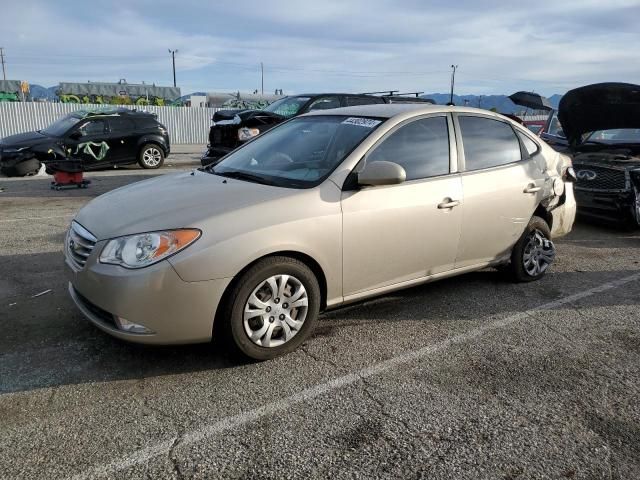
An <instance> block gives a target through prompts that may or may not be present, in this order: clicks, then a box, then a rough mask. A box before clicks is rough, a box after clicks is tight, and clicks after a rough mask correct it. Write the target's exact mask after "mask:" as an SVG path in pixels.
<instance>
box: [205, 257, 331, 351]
mask: <svg viewBox="0 0 640 480" xmlns="http://www.w3.org/2000/svg"><path fill="white" fill-rule="evenodd" d="M275 275H290V276H292V277H293V278H294V279H295V280H297V281H299V282H300V284H302V286H304V289H305V290H306V294H307V300H308V305H307V311H306V317H305V319H304V321H303V323H302V327H301V328H300V329H299V330H298V331H297V333H296V334H295V335H294V336H293V337H292V338H291V339H290V340H288V341H285V342H284V343H283V344H282V345H278V346H271V347H265V346H260V345H258V344H257V343H255V342H254V341H253V340H251V339H250V338H249V335H248V333H247V332H246V331H245V325H244V310H245V305H246V304H247V302H248V300H249V296H250V295H252V293H253V292H254V290H256V289H257V288H258V287H259V286H260V285H261V284H263V282H265V281H266V280H267V279H269V278H271V277H273V276H275ZM284 298H285V299H286V297H284ZM272 300H273V299H272ZM320 303H321V294H320V286H319V285H318V279H317V278H316V276H315V275H314V273H313V272H312V271H311V270H310V269H309V267H307V266H306V265H305V264H304V263H303V262H301V261H299V260H296V259H293V258H290V257H279V256H278V257H267V258H264V259H262V260H260V261H258V262H257V263H256V264H255V265H253V266H252V267H251V268H249V269H248V270H247V271H246V272H244V274H242V276H241V277H239V278H238V279H237V281H235V282H234V285H233V286H232V287H231V290H230V292H229V294H228V295H227V296H226V302H225V304H224V306H223V309H222V315H219V316H218V318H217V319H216V323H219V324H218V325H217V326H216V332H215V334H214V337H217V338H215V340H216V343H218V344H220V345H223V346H225V347H231V350H235V351H236V352H238V353H241V354H242V355H244V356H246V357H249V358H252V359H254V360H269V359H272V358H275V357H278V356H280V355H284V354H286V353H289V352H291V351H293V350H295V349H297V348H298V347H299V346H300V345H301V344H302V343H303V342H304V341H305V340H306V339H307V338H308V337H309V335H310V334H311V332H312V330H313V327H314V324H315V322H316V320H317V318H318V313H319V311H320ZM285 305H286V303H285V301H284V300H283V301H282V303H281V306H282V307H284V306H285ZM269 318H270V319H271V320H270V321H271V323H274V320H273V319H274V317H271V316H270V317H269ZM255 320H256V321H257V322H258V326H257V327H256V329H257V330H259V328H260V326H264V325H267V324H266V322H264V321H263V320H262V318H261V317H256V319H255ZM275 325H276V326H274V330H273V332H275V333H276V334H277V329H278V328H280V330H282V328H281V327H278V326H277V320H276V323H275ZM267 326H268V325H267ZM282 334H283V335H284V332H282Z"/></svg>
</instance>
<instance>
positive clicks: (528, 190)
mask: <svg viewBox="0 0 640 480" xmlns="http://www.w3.org/2000/svg"><path fill="white" fill-rule="evenodd" d="M540 190H542V187H536V186H535V185H534V184H533V183H532V184H531V185H529V186H528V187H527V188H525V189H524V191H523V193H536V192H539V191H540Z"/></svg>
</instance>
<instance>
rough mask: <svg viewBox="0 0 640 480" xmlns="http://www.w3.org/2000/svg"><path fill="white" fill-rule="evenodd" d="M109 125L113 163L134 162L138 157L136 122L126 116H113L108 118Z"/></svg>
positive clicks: (109, 140)
mask: <svg viewBox="0 0 640 480" xmlns="http://www.w3.org/2000/svg"><path fill="white" fill-rule="evenodd" d="M107 124H108V127H109V133H108V142H109V146H110V148H111V155H112V156H111V161H112V162H114V163H126V162H131V161H134V160H135V159H136V155H137V151H136V148H137V143H136V140H137V135H136V126H135V123H134V121H133V120H132V119H130V118H127V117H125V116H113V117H108V118H107Z"/></svg>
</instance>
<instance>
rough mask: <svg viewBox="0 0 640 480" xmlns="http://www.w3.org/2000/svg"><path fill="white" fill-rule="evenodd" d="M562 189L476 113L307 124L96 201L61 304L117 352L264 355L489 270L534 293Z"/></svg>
mask: <svg viewBox="0 0 640 480" xmlns="http://www.w3.org/2000/svg"><path fill="white" fill-rule="evenodd" d="M571 180H572V169H571V163H570V161H569V159H568V158H567V157H565V156H563V155H561V154H559V153H557V152H555V151H554V150H552V149H551V148H549V147H548V146H547V145H546V144H544V143H543V142H542V141H541V140H540V139H539V138H537V137H535V136H534V135H533V134H531V132H529V131H528V130H527V129H525V128H523V127H521V126H520V125H517V124H516V123H514V122H511V121H510V120H509V119H507V118H505V117H502V116H500V115H497V114H492V113H491V112H487V111H484V110H476V109H471V108H458V107H444V106H423V105H410V104H395V105H367V106H361V107H349V108H343V109H336V110H326V111H320V112H314V113H311V114H307V115H303V116H300V117H297V118H295V119H293V120H290V121H288V122H285V123H283V124H282V125H280V126H278V127H276V128H274V129H272V130H270V131H268V132H267V133H265V134H263V135H261V136H259V137H257V138H255V139H254V140H252V141H250V142H248V143H247V144H246V145H244V146H242V147H241V148H239V149H238V150H236V151H234V152H232V153H231V154H229V155H228V156H227V157H225V158H224V159H223V160H222V161H221V162H220V163H218V164H217V165H215V166H213V167H208V168H203V169H201V170H195V171H193V172H191V173H179V174H173V175H164V176H161V177H157V178H154V179H152V180H147V181H144V182H140V183H136V184H132V185H129V186H127V187H124V188H120V189H118V190H114V191H112V192H110V193H107V194H106V195H102V196H101V197H99V198H97V199H95V200H93V201H92V202H90V203H89V204H88V205H87V206H85V207H84V208H83V209H82V210H80V212H79V213H78V214H77V216H76V217H75V219H74V220H73V222H72V225H71V228H70V230H69V233H68V235H67V238H66V245H65V253H66V266H67V271H68V276H69V292H70V294H71V297H72V298H73V300H74V301H75V303H76V305H77V306H78V308H79V309H80V310H81V311H82V312H83V313H84V315H85V316H86V317H87V318H88V319H89V320H90V321H91V322H93V323H94V324H95V325H96V326H98V327H99V328H101V329H102V330H104V331H105V332H107V333H109V334H111V335H114V336H116V337H118V338H121V339H125V340H130V341H134V342H141V343H155V344H169V343H190V342H206V341H210V340H211V338H212V335H213V336H219V337H220V339H221V340H222V342H221V343H222V344H223V345H224V344H228V345H233V346H234V347H235V348H237V349H238V350H240V351H241V352H242V353H244V354H245V355H248V356H250V357H252V358H255V359H267V358H272V357H274V356H276V355H280V354H283V353H285V352H288V351H291V350H293V349H295V348H296V347H298V346H299V345H300V344H301V343H302V342H303V341H304V340H305V339H306V338H307V337H308V336H309V334H310V332H311V330H312V328H313V324H314V323H315V322H316V319H317V317H318V313H319V312H320V311H321V310H324V309H328V308H333V307H336V306H339V305H343V304H345V303H348V302H354V301H358V300H362V299H364V298H368V297H372V296H374V295H380V294H383V293H386V292H390V291H393V290H397V289H400V288H405V287H409V286H412V285H417V284H420V283H424V282H428V281H432V280H437V279H440V278H444V277H449V276H452V275H458V274H462V273H466V272H470V271H473V270H479V269H482V268H485V267H487V266H500V267H504V268H507V269H508V270H510V272H511V274H512V275H513V278H514V279H515V280H517V281H530V280H537V279H539V278H541V277H542V276H543V275H544V274H545V273H546V272H547V270H548V268H549V266H550V265H551V264H552V262H553V259H554V256H555V249H554V245H553V242H552V238H553V237H556V236H560V235H564V234H566V233H568V232H569V230H570V229H571V226H572V224H573V220H574V216H575V202H574V198H573V187H572V183H571Z"/></svg>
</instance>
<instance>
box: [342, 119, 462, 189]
mask: <svg viewBox="0 0 640 480" xmlns="http://www.w3.org/2000/svg"><path fill="white" fill-rule="evenodd" d="M441 117H444V118H445V119H446V120H447V130H448V131H447V136H448V137H449V173H445V174H442V175H436V176H433V177H424V178H415V179H413V180H407V181H406V182H404V183H401V184H400V185H403V184H406V183H412V182H424V181H429V180H432V179H437V178H443V177H447V176H450V175H454V174H457V173H459V170H458V168H457V165H458V155H457V151H456V149H455V148H453V147H454V146H455V141H456V140H455V134H454V131H453V127H452V118H451V114H449V113H428V114H425V115H420V116H416V117H411V118H409V119H407V120H403V121H402V122H400V123H398V124H397V125H394V126H393V127H392V128H391V129H390V130H389V131H388V132H386V133H385V134H384V135H383V136H382V137H380V138H379V139H378V141H376V143H374V144H373V145H372V146H371V148H370V149H369V150H368V151H367V153H366V154H365V155H364V156H363V157H362V159H361V160H360V161H359V162H358V163H357V164H356V166H355V167H354V169H353V171H352V172H357V171H359V170H361V169H362V168H363V167H364V165H366V163H367V158H368V157H369V155H370V154H371V153H373V152H374V151H375V150H376V149H377V148H378V147H379V146H380V145H381V144H382V143H383V142H384V141H385V140H386V139H387V138H389V137H390V136H391V135H393V134H394V133H395V132H397V131H398V130H399V129H401V128H402V127H404V126H407V125H409V124H410V123H413V122H417V121H419V120H424V119H426V118H441ZM453 168H455V170H454V169H453Z"/></svg>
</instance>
